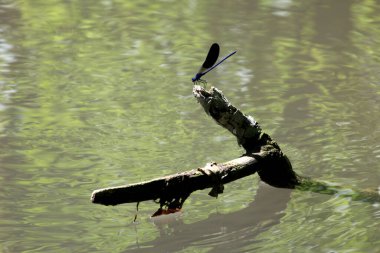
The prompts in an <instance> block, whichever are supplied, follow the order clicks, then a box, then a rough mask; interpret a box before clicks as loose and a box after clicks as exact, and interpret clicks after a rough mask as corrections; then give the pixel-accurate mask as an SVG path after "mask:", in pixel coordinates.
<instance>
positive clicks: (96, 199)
mask: <svg viewBox="0 0 380 253" xmlns="http://www.w3.org/2000/svg"><path fill="white" fill-rule="evenodd" d="M257 169H258V166H257V160H256V159H255V158H254V157H250V156H243V157H240V158H237V159H234V160H232V161H229V162H226V163H221V164H216V163H210V164H207V165H206V166H205V167H203V168H198V169H194V170H190V171H187V172H183V173H178V174H175V175H171V176H166V177H161V178H157V179H154V180H151V181H146V182H141V183H137V184H131V185H125V186H118V187H110V188H105V189H100V190H96V191H94V192H93V194H92V202H93V203H99V204H103V205H117V204H122V203H131V202H140V201H145V200H152V199H160V198H163V197H164V198H165V199H166V200H172V199H173V198H182V197H187V196H188V194H190V193H192V192H193V191H196V190H202V189H205V188H210V187H214V186H216V187H218V186H220V185H222V184H226V183H229V182H232V181H234V180H236V179H239V178H242V177H245V176H248V175H251V174H253V173H255V172H256V171H257ZM208 172H209V174H207V173H208ZM219 193H220V192H219Z"/></svg>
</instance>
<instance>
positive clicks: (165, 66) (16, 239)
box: [0, 0, 380, 252]
mask: <svg viewBox="0 0 380 253" xmlns="http://www.w3.org/2000/svg"><path fill="white" fill-rule="evenodd" d="M379 24H380V7H379V6H378V5H377V2H376V1H369V0H367V1H353V0H337V1H327V0H323V1H317V0H315V1H291V0H281V1H280V0H277V1H237V2H236V1H234V2H231V1H207V2H206V1H155V2H154V3H152V2H151V1H138V2H136V3H133V2H130V1H107V0H105V1H91V2H90V1H62V0H61V1H60V0H55V1H48V2H47V1H17V0H8V1H7V0H4V1H0V185H1V190H0V201H1V205H0V251H1V252H256V251H257V252H379V251H380V234H379V229H380V205H379V203H365V202H357V201H352V200H351V198H349V197H341V196H329V195H321V194H316V193H311V192H301V191H290V190H284V189H273V188H271V187H268V186H263V185H262V184H261V183H260V182H259V180H258V178H257V175H253V176H250V177H247V178H244V179H242V180H239V181H238V182H234V183H231V184H228V185H226V187H225V193H224V194H223V195H221V196H220V197H219V198H218V199H213V198H210V197H209V196H208V195H207V192H208V191H207V190H205V191H199V192H196V193H194V194H193V195H191V196H190V198H189V199H188V200H187V202H186V203H185V206H184V210H183V212H182V213H180V214H178V215H176V216H174V217H167V218H160V219H156V220H152V219H150V218H149V217H150V215H151V214H152V213H153V212H154V211H155V210H156V209H157V205H156V204H154V203H152V202H144V203H141V204H140V210H139V213H138V220H137V221H138V222H137V223H133V222H132V221H133V218H134V215H135V213H136V208H135V205H134V204H127V205H121V206H116V207H104V206H100V205H94V204H91V203H90V200H89V197H90V194H91V192H92V191H93V190H95V189H97V188H102V187H107V186H116V185H120V184H128V183H135V182H139V181H142V180H148V179H151V178H153V177H157V176H162V175H168V174H171V173H176V172H180V171H184V170H188V169H193V168H197V167H200V166H203V165H204V164H205V163H207V162H210V161H217V162H223V161H227V160H231V159H234V158H236V157H238V156H239V155H241V154H242V153H243V150H242V148H240V147H238V145H237V143H236V140H235V139H234V138H233V137H232V136H231V134H229V133H228V132H227V131H226V130H224V129H221V128H220V127H219V126H217V125H216V124H215V123H214V122H213V121H212V120H211V119H210V118H208V117H207V116H206V115H205V113H204V112H203V110H202V109H201V107H200V106H199V105H198V104H197V103H196V101H195V99H194V98H193V97H192V94H191V91H192V83H191V77H192V76H193V75H194V72H195V71H196V70H197V69H198V67H199V64H201V63H202V61H203V57H204V56H205V55H206V53H207V50H208V47H209V46H210V45H211V43H213V42H218V43H219V44H220V45H221V55H226V54H228V53H229V52H231V51H233V50H238V52H237V54H236V55H234V56H233V57H231V58H230V59H228V61H226V62H225V63H223V64H222V65H221V66H220V67H218V68H217V69H215V70H213V71H212V72H210V73H209V74H207V80H208V82H209V84H208V85H209V86H211V85H215V86H216V87H218V88H219V89H221V90H223V92H224V93H225V95H226V96H227V97H228V99H230V101H231V102H232V103H233V104H234V105H235V106H237V107H238V108H240V109H242V110H243V111H244V112H245V113H247V114H250V115H252V116H254V117H255V119H256V120H257V121H259V123H260V124H261V126H262V128H263V129H264V131H266V132H267V133H269V134H270V135H271V136H272V137H273V138H274V139H275V140H276V141H277V142H278V143H279V144H280V146H281V147H282V149H283V151H284V152H285V153H286V154H287V155H288V156H289V158H290V160H291V162H292V164H293V167H294V169H295V170H296V171H297V172H298V173H300V174H302V175H307V176H310V177H313V178H317V179H320V180H323V181H326V182H331V183H334V184H337V185H342V186H344V187H347V189H376V188H378V187H379V185H380V183H379V182H380V170H379V162H380V144H379V143H380V138H379V133H380V127H379V123H380V117H379V111H380V103H379V102H380V88H379V87H380V86H379V85H380V81H379V80H380V71H379V69H380V49H379V46H378V45H379V44H380V26H379Z"/></svg>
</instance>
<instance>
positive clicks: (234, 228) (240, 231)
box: [126, 184, 292, 252]
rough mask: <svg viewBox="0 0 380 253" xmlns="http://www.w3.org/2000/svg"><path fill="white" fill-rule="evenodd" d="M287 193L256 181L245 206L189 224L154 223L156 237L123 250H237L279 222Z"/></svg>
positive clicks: (286, 201)
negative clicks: (255, 185) (249, 200)
mask: <svg viewBox="0 0 380 253" xmlns="http://www.w3.org/2000/svg"><path fill="white" fill-rule="evenodd" d="M291 192H292V190H290V189H277V188H273V187H270V186H267V185H265V184H260V187H259V189H258V191H257V194H256V196H255V200H254V201H253V202H252V203H250V204H249V206H248V207H246V208H244V209H241V210H239V211H237V212H233V213H229V214H212V215H210V217H209V218H208V219H206V220H203V221H198V222H195V223H192V224H184V223H183V222H182V221H181V220H176V221H173V222H171V223H169V224H168V225H160V224H156V225H157V227H158V229H159V230H160V235H159V237H158V238H157V239H155V240H153V241H150V242H146V243H141V244H139V243H137V244H136V245H134V246H133V247H130V248H128V249H127V250H126V252H175V251H179V250H181V249H184V248H188V247H192V246H201V245H204V246H205V247H206V248H208V252H221V251H223V252H235V251H239V249H242V248H244V247H245V246H249V245H251V244H252V242H254V241H255V240H256V239H255V237H256V236H257V235H259V234H260V233H262V232H264V231H266V230H268V229H270V228H271V227H273V226H274V225H276V224H279V223H280V220H281V218H282V217H283V216H284V215H285V212H284V210H285V209H286V207H287V203H288V201H289V200H290V194H291ZM168 231H170V232H168ZM237 239H238V240H237Z"/></svg>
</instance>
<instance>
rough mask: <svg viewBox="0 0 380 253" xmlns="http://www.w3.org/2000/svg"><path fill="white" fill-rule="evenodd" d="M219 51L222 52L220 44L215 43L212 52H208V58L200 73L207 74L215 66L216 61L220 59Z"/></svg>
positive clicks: (211, 48)
mask: <svg viewBox="0 0 380 253" xmlns="http://www.w3.org/2000/svg"><path fill="white" fill-rule="evenodd" d="M219 51H220V48H219V45H218V43H214V44H212V45H211V47H210V50H209V51H208V54H207V56H206V59H205V61H204V63H203V64H202V66H201V68H200V69H199V71H198V73H203V72H205V71H206V70H207V69H209V68H211V67H212V66H213V65H214V64H215V62H216V60H218V57H219Z"/></svg>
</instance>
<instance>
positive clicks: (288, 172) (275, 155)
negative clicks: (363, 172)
mask: <svg viewBox="0 0 380 253" xmlns="http://www.w3.org/2000/svg"><path fill="white" fill-rule="evenodd" d="M193 94H194V96H195V97H196V99H197V100H198V102H199V103H200V104H201V105H202V106H203V108H204V110H205V111H206V113H207V114H209V115H210V116H211V117H212V118H213V119H214V120H215V121H216V122H218V124H219V125H221V126H223V127H224V128H226V129H228V130H229V131H230V132H231V133H232V134H234V135H235V136H236V138H237V140H238V143H239V144H240V145H242V146H243V147H244V148H245V150H246V151H247V152H246V154H245V155H244V156H242V157H240V158H237V159H234V160H232V161H229V162H225V163H221V164H217V163H210V164H208V165H206V166H205V167H203V168H198V169H194V170H191V171H187V172H183V173H179V174H175V175H171V176H166V177H162V178H158V179H154V180H151V181H147V182H142V183H137V184H132V185H125V186H118V187H111V188H104V189H100V190H96V191H94V192H93V194H92V198H91V199H92V202H93V203H99V204H104V205H117V204H121V203H130V202H140V201H145V200H156V199H159V201H160V203H161V205H166V206H168V207H170V206H173V207H176V208H178V207H181V206H182V204H183V202H184V201H185V200H186V198H187V197H188V196H189V195H190V194H191V193H192V192H193V191H196V190H201V189H205V188H210V187H212V190H211V192H210V195H211V196H217V195H218V194H219V193H221V192H223V184H226V183H229V182H231V181H234V180H236V179H239V178H242V177H245V176H248V175H251V174H253V173H255V172H258V174H259V175H260V177H261V179H262V180H263V181H264V182H266V183H268V184H270V185H273V186H276V187H287V188H294V187H295V186H296V185H297V184H298V178H297V175H296V174H295V173H294V172H293V170H292V168H291V165H290V162H289V160H288V159H287V158H286V156H284V155H283V153H282V152H281V150H280V148H279V146H278V145H277V143H276V142H274V141H272V139H271V138H270V137H269V135H267V134H265V133H263V132H262V130H261V128H260V126H259V125H258V123H257V122H256V121H255V120H254V119H253V118H252V117H251V116H247V115H244V114H243V113H242V112H241V111H240V110H238V109H237V108H236V107H234V106H233V105H231V104H230V103H229V102H228V100H227V99H226V98H225V97H224V95H223V94H222V92H221V91H219V90H218V89H216V88H212V89H211V90H210V91H206V90H205V89H204V88H202V87H200V86H197V85H196V86H194V89H193Z"/></svg>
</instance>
